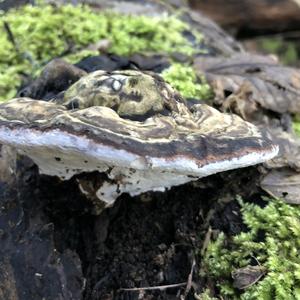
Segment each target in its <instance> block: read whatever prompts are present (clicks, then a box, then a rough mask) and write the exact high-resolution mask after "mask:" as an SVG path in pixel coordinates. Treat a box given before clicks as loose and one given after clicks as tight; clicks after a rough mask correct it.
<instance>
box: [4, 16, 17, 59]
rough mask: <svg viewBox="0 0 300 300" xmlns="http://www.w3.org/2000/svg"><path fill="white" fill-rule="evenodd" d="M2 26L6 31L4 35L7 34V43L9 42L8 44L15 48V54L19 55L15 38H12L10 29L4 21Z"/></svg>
mask: <svg viewBox="0 0 300 300" xmlns="http://www.w3.org/2000/svg"><path fill="white" fill-rule="evenodd" d="M3 25H4V29H5V31H6V33H7V37H8V39H9V41H10V42H11V43H12V44H13V46H14V47H15V50H16V52H17V53H18V54H20V48H19V46H18V44H17V43H16V40H15V37H14V35H13V33H12V31H11V29H10V26H9V24H8V23H7V22H6V21H4V22H3Z"/></svg>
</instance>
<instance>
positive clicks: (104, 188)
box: [0, 71, 278, 205]
mask: <svg viewBox="0 0 300 300" xmlns="http://www.w3.org/2000/svg"><path fill="white" fill-rule="evenodd" d="M0 142H1V143H4V144H8V145H11V146H14V147H16V148H17V149H18V150H19V151H20V152H21V153H23V154H25V155H27V156H29V157H31V158H32V159H33V161H34V162H35V163H36V164H37V165H38V166H39V169H40V172H41V173H45V174H49V175H57V176H60V177H61V178H63V179H68V178H70V177H71V176H73V175H75V174H79V173H82V172H92V171H99V172H100V173H105V175H106V177H105V178H106V179H103V180H102V181H103V182H101V184H99V186H98V187H97V188H98V190H97V197H98V198H99V199H101V200H102V201H104V202H106V203H107V205H109V204H111V203H113V201H114V200H115V199H116V198H117V197H118V196H119V195H120V194H121V193H124V192H127V193H130V194H131V195H137V194H140V193H142V192H145V191H149V190H154V191H157V190H159V191H162V190H164V189H165V188H169V187H171V186H174V185H178V184H182V183H185V182H188V181H191V180H195V179H197V178H200V177H204V176H208V175H211V174H214V173H217V172H221V171H226V170H230V169H235V168H241V167H246V166H250V165H255V164H258V163H261V162H264V161H266V160H268V159H271V158H273V157H274V156H275V155H276V154H277V152H278V147H277V146H276V145H274V144H273V142H272V140H271V139H270V137H269V136H268V134H267V133H266V132H263V131H261V130H260V129H258V128H257V127H255V126H254V125H252V124H250V123H248V122H245V121H243V120H242V119H241V118H240V117H238V116H236V115H233V114H223V113H220V112H219V111H217V110H215V109H214V108H212V107H210V106H208V105H205V104H196V105H193V106H191V107H188V106H187V105H186V103H185V100H184V99H183V98H182V97H181V96H180V95H179V94H178V93H177V92H176V91H175V90H174V89H172V87H171V86H170V85H169V84H167V83H166V82H165V81H164V80H163V79H162V78H161V77H159V76H158V75H155V74H152V73H145V72H141V71H115V72H111V73H108V72H105V71H96V72H93V73H90V74H88V75H86V76H83V77H82V78H81V79H79V80H78V81H77V82H75V83H74V84H73V85H72V86H71V87H70V88H69V89H68V90H66V91H65V93H64V95H63V96H62V97H60V99H56V100H53V101H50V102H46V101H39V100H33V99H30V98H17V99H13V100H11V101H9V102H7V103H4V104H1V105H0ZM81 188H82V187H81Z"/></svg>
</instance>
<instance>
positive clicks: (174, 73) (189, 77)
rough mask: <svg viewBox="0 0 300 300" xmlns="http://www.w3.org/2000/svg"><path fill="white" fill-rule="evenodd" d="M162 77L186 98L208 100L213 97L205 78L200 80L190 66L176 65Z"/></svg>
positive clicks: (165, 71)
mask: <svg viewBox="0 0 300 300" xmlns="http://www.w3.org/2000/svg"><path fill="white" fill-rule="evenodd" d="M161 75H162V76H163V78H164V79H165V80H166V81H168V82H169V83H170V84H171V85H172V86H173V88H175V89H176V90H178V91H179V92H180V93H181V94H182V95H183V96H184V97H186V98H197V99H202V100H207V99H210V98H211V97H212V95H213V92H212V89H211V87H210V86H209V84H208V83H207V82H206V80H205V78H204V76H203V77H201V78H199V77H198V76H197V75H196V73H195V71H194V69H193V68H192V67H191V66H189V65H184V64H178V63H175V64H173V65H171V67H170V68H168V69H166V70H164V71H163V72H162V74H161Z"/></svg>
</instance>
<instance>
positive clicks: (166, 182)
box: [0, 128, 278, 206]
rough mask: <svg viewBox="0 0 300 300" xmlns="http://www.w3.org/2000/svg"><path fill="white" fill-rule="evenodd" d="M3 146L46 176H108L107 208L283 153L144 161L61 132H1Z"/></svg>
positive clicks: (102, 189) (102, 195) (101, 191)
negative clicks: (200, 162) (204, 162)
mask: <svg viewBox="0 0 300 300" xmlns="http://www.w3.org/2000/svg"><path fill="white" fill-rule="evenodd" d="M0 142H2V143H4V144H9V145H11V146H14V147H16V148H17V149H18V150H19V151H20V152H21V153H22V154H24V155H26V156H29V157H30V158H31V159H32V160H33V161H34V162H35V163H36V164H37V165H38V166H39V170H40V173H43V174H47V175H52V176H59V177H60V178H62V179H69V178H71V177H72V176H73V175H75V174H79V173H82V172H92V171H99V172H105V173H106V174H107V176H108V177H109V178H110V179H112V180H113V181H114V183H111V182H109V181H107V182H104V183H103V184H102V186H101V187H100V189H99V190H98V191H97V196H98V197H99V199H100V200H102V201H104V202H106V204H107V206H110V205H112V204H113V203H114V201H115V199H116V198H117V197H118V196H119V195H121V194H122V193H129V194H130V195H131V196H135V195H139V194H141V193H144V192H146V191H164V190H165V189H166V188H170V187H172V186H176V185H180V184H183V183H186V182H189V181H192V180H197V179H198V178H201V177H205V176H208V175H211V174H215V173H218V172H221V171H226V170H231V169H236V168H242V167H246V166H250V165H255V164H258V163H261V162H264V161H266V160H269V159H271V158H273V157H274V156H276V155H277V153H278V147H277V146H274V147H273V148H272V149H271V150H269V151H264V152H250V153H248V154H246V155H244V156H242V157H239V158H233V159H231V160H222V161H219V162H214V163H210V164H207V165H198V164H197V162H196V161H195V160H190V159H187V158H186V157H180V156H178V157H175V158H172V159H169V158H168V157H166V158H158V157H150V156H147V157H142V156H139V155H137V154H133V153H130V152H128V151H125V150H119V149H114V148H112V147H109V146H105V145H102V144H97V143H96V142H94V141H92V140H90V139H88V138H86V137H82V136H76V135H74V134H70V133H67V132H63V131H60V130H51V131H48V132H42V133H41V132H39V131H37V130H33V129H22V128H17V129H13V130H12V129H8V128H0Z"/></svg>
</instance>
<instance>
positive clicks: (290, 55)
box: [259, 37, 298, 64]
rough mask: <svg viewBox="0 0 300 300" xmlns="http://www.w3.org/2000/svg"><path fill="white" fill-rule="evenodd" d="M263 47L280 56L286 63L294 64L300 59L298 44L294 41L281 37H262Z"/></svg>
mask: <svg viewBox="0 0 300 300" xmlns="http://www.w3.org/2000/svg"><path fill="white" fill-rule="evenodd" d="M259 46H260V47H261V49H263V50H264V51H266V52H268V53H274V54H276V55H278V56H279V58H280V60H281V61H282V62H283V63H284V64H294V63H295V62H296V61H297V60H298V53H297V46H296V43H294V42H289V41H286V40H283V39H282V38H280V37H269V38H262V39H260V40H259Z"/></svg>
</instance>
